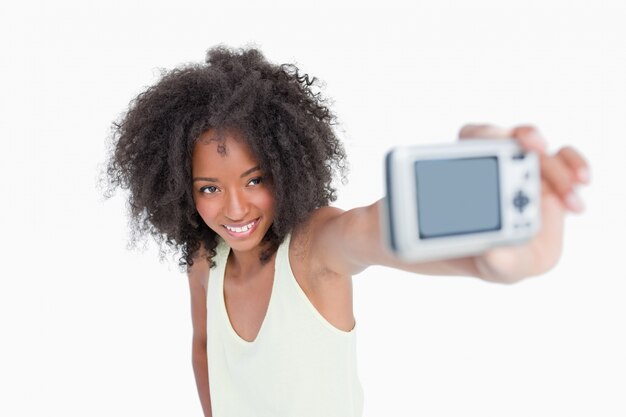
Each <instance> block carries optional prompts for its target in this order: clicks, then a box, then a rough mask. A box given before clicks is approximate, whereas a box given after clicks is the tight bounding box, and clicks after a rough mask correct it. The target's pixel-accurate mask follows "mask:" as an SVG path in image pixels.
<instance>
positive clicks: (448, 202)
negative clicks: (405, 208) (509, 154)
mask: <svg viewBox="0 0 626 417" xmlns="http://www.w3.org/2000/svg"><path fill="white" fill-rule="evenodd" d="M415 174H416V179H417V181H416V183H417V214H418V217H417V218H418V222H419V234H420V238H421V239H428V238H435V237H443V236H454V235H462V234H468V233H479V232H488V231H495V230H499V229H500V228H501V227H502V226H501V224H502V222H501V213H500V186H499V176H498V161H497V158H496V157H486V158H466V159H440V160H427V161H418V162H416V163H415Z"/></svg>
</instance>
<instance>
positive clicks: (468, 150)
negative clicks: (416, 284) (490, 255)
mask: <svg viewBox="0 0 626 417" xmlns="http://www.w3.org/2000/svg"><path fill="white" fill-rule="evenodd" d="M385 170H386V186H387V195H386V198H385V201H386V205H385V206H386V207H385V210H383V219H382V222H381V223H382V225H383V228H384V229H385V230H384V234H385V235H386V237H387V243H388V246H389V248H390V249H391V251H392V252H393V253H395V254H396V255H397V256H398V257H399V258H401V259H403V260H405V261H408V262H422V261H429V260H438V259H444V258H457V257H463V256H470V255H476V254H480V253H482V252H484V251H486V250H488V249H489V248H492V247H494V246H500V245H511V244H521V243H524V242H527V241H529V240H530V239H531V238H532V237H533V236H534V235H535V234H536V233H537V231H538V230H539V228H540V227H541V216H540V214H541V211H540V197H541V181H540V171H539V158H538V156H537V154H535V153H534V152H526V151H524V150H522V149H521V148H520V147H519V145H517V143H516V142H515V141H514V140H493V139H472V140H466V141H460V142H457V143H454V144H450V145H434V146H407V147H398V148H394V149H392V150H391V151H390V152H389V153H388V154H387V156H386V159H385Z"/></svg>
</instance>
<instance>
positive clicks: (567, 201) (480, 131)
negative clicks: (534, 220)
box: [459, 125, 590, 283]
mask: <svg viewBox="0 0 626 417" xmlns="http://www.w3.org/2000/svg"><path fill="white" fill-rule="evenodd" d="M459 138H460V139H461V140H466V139H472V138H484V139H490V138H493V139H505V138H507V139H510V138H513V139H515V140H517V142H518V143H519V144H520V146H521V147H522V148H524V149H526V150H529V151H535V152H537V153H538V154H539V160H540V169H541V223H542V226H541V230H540V231H539V233H538V234H537V235H536V236H535V237H534V238H533V240H532V241H530V242H529V243H528V244H526V245H522V246H502V247H498V248H494V249H491V250H489V251H487V252H485V253H484V254H482V255H480V256H476V257H475V258H474V261H475V265H476V268H477V269H478V272H479V274H480V277H481V278H483V279H485V280H489V281H497V282H507V283H510V282H516V281H519V280H520V279H522V278H525V277H529V276H533V275H538V274H542V273H545V272H547V271H548V270H550V269H551V268H552V267H554V266H555V265H556V263H557V262H558V260H559V257H560V255H561V249H562V247H563V224H564V218H565V214H566V213H567V212H568V211H572V212H575V213H580V212H582V211H583V210H584V204H583V202H582V200H581V199H580V197H579V196H578V195H577V194H576V188H577V187H578V186H579V185H581V184H588V183H589V181H590V171H589V165H588V164H587V162H586V161H585V159H584V158H583V156H582V155H581V154H580V153H579V152H578V151H577V150H575V149H574V148H572V147H571V146H566V147H563V148H561V149H559V150H558V151H557V152H556V153H555V154H553V155H550V154H548V153H547V151H546V141H545V140H544V139H543V137H542V136H541V134H540V133H539V132H538V131H537V129H536V128H534V127H532V126H519V127H516V128H513V129H504V128H500V127H496V126H490V125H467V126H464V127H463V128H462V129H461V131H460V132H459Z"/></svg>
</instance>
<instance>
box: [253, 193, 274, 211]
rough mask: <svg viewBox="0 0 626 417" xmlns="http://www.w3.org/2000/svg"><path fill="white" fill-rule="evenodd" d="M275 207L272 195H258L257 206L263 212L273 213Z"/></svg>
mask: <svg viewBox="0 0 626 417" xmlns="http://www.w3.org/2000/svg"><path fill="white" fill-rule="evenodd" d="M275 205H276V200H275V199H274V195H273V194H272V193H271V192H270V191H267V192H265V193H262V194H261V195H259V198H258V201H257V206H258V207H261V208H262V209H263V210H265V211H271V212H272V213H274V206H275Z"/></svg>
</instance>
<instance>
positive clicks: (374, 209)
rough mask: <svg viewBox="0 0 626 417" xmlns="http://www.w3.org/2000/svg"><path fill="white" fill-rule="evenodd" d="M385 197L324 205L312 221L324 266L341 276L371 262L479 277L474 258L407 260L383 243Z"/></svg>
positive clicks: (356, 271)
mask: <svg viewBox="0 0 626 417" xmlns="http://www.w3.org/2000/svg"><path fill="white" fill-rule="evenodd" d="M382 204H383V200H379V201H377V202H376V203H374V204H372V205H369V206H365V207H358V208H354V209H352V210H348V211H342V210H340V209H337V208H332V207H324V208H322V209H320V210H318V212H316V213H315V215H314V216H315V219H313V220H312V222H313V223H314V225H315V227H312V228H311V230H316V231H317V232H316V233H315V234H314V240H313V248H312V249H313V250H314V251H315V254H316V256H319V259H321V260H322V262H324V263H325V265H326V266H327V267H328V268H329V269H331V270H333V271H335V272H337V273H340V274H341V275H355V274H358V273H359V272H361V271H363V270H364V269H366V268H367V267H368V266H371V265H383V266H389V267H392V268H396V269H401V270H404V271H409V272H414V273H418V274H426V275H465V276H474V277H479V276H480V271H479V270H478V268H477V267H476V264H475V262H474V258H473V257H466V258H458V259H451V260H445V261H433V262H421V263H415V264H412V263H407V262H404V261H402V260H400V259H398V258H397V257H395V256H394V255H393V254H392V253H391V252H390V251H389V249H387V247H386V245H385V244H384V240H383V236H382V232H381V227H380V210H381V208H382Z"/></svg>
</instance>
